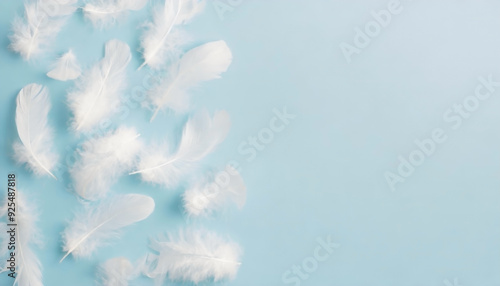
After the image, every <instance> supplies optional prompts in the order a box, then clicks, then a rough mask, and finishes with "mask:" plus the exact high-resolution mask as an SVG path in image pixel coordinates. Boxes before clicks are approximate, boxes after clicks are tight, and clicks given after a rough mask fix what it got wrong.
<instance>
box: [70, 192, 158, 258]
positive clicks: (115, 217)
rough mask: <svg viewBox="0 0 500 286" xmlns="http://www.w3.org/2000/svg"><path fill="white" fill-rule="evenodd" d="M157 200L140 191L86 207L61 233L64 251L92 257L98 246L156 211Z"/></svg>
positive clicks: (76, 256) (75, 255)
mask: <svg viewBox="0 0 500 286" xmlns="http://www.w3.org/2000/svg"><path fill="white" fill-rule="evenodd" d="M154 207H155V203H154V200H153V199H152V198H150V197H148V196H144V195H138V194H127V195H117V196H114V197H112V198H110V199H109V200H107V201H103V202H101V203H100V204H99V205H89V204H86V205H85V206H84V209H83V211H80V212H78V213H76V215H75V217H74V219H73V220H72V221H71V222H70V223H69V225H68V226H67V227H66V229H65V230H64V232H63V234H62V239H63V250H64V251H65V252H66V254H65V255H64V257H63V258H62V259H61V261H63V260H64V259H65V258H66V257H67V256H68V255H70V254H72V255H73V257H75V258H78V257H89V256H90V255H92V254H93V253H94V252H95V251H96V250H97V249H98V248H99V247H101V246H103V245H105V244H107V243H109V241H110V240H112V239H113V238H115V239H116V238H118V237H119V236H120V230H121V229H122V228H123V227H125V226H128V225H130V224H133V223H135V222H138V221H141V220H144V219H146V218H147V217H148V216H149V215H150V214H151V213H152V212H153V210H154Z"/></svg>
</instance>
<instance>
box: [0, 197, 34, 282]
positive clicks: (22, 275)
mask: <svg viewBox="0 0 500 286" xmlns="http://www.w3.org/2000/svg"><path fill="white" fill-rule="evenodd" d="M7 203H9V204H12V203H15V205H14V206H12V205H11V207H10V208H15V211H14V213H15V216H14V217H11V216H9V217H8V220H9V223H16V224H17V226H15V227H12V226H7V225H6V224H5V223H2V228H5V229H7V230H11V229H12V228H15V238H16V243H15V245H14V247H15V248H14V249H10V248H7V246H8V245H7V240H6V241H4V242H5V244H3V245H2V246H1V247H2V249H9V250H10V251H12V252H14V253H15V257H16V269H15V271H16V278H15V280H14V283H13V285H23V286H42V285H43V283H42V265H41V264H40V260H38V257H37V256H36V254H35V253H34V251H33V249H32V247H33V246H34V245H41V241H40V233H39V230H38V228H37V218H38V212H37V209H36V207H34V205H33V204H32V203H31V202H29V201H27V200H26V198H25V196H24V194H23V193H22V192H21V191H19V190H17V196H16V198H15V200H14V201H13V202H12V201H10V200H6V201H5V202H4V204H2V206H1V207H0V215H1V216H2V217H6V216H7V214H8V211H12V210H11V209H9V207H8V205H7ZM10 218H13V219H14V221H10ZM4 261H5V260H4ZM9 267H10V265H9V263H8V262H7V264H6V265H5V267H3V269H2V271H9V270H8V268H9Z"/></svg>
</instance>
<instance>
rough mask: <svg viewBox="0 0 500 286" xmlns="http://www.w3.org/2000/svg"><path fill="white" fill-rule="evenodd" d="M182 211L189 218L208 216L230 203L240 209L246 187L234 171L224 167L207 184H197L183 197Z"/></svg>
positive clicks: (243, 201) (229, 167)
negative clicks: (184, 211) (183, 210)
mask: <svg viewBox="0 0 500 286" xmlns="http://www.w3.org/2000/svg"><path fill="white" fill-rule="evenodd" d="M183 201H184V209H185V210H186V212H187V214H188V215H189V216H209V215H211V214H213V213H214V212H216V211H219V210H221V209H223V208H224V207H226V206H227V205H229V204H230V203H231V202H232V203H234V204H236V205H237V206H238V208H240V209H241V208H242V207H243V206H244V205H245V201H246V187H245V183H244V182H243V179H242V178H241V176H240V174H239V173H238V171H237V170H236V169H234V168H233V167H232V166H230V165H228V166H226V169H225V170H223V171H220V172H218V173H217V174H216V175H215V176H214V177H213V178H212V180H210V181H209V182H199V183H197V184H195V185H194V186H193V187H191V188H189V189H188V190H187V191H186V192H184V195H183Z"/></svg>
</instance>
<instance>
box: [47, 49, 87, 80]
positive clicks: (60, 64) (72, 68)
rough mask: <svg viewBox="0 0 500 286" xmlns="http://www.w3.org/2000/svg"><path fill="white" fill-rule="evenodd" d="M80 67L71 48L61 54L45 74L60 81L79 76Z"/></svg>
mask: <svg viewBox="0 0 500 286" xmlns="http://www.w3.org/2000/svg"><path fill="white" fill-rule="evenodd" d="M81 73H82V69H81V68H80V66H79V65H78V62H77V60H76V57H75V55H74V54H73V51H72V50H69V51H68V52H67V53H65V54H64V55H62V56H61V57H60V58H59V59H57V61H56V62H55V64H54V67H53V68H52V69H51V70H50V71H49V72H48V73H47V76H48V77H50V78H53V79H57V80H60V81H67V80H73V79H76V78H78V77H79V76H80V74H81Z"/></svg>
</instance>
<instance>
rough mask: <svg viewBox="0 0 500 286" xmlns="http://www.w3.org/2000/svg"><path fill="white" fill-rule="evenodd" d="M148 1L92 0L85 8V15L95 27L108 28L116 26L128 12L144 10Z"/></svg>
mask: <svg viewBox="0 0 500 286" xmlns="http://www.w3.org/2000/svg"><path fill="white" fill-rule="evenodd" d="M146 3H148V0H111V1H109V0H90V1H88V2H87V3H86V4H85V6H83V8H82V10H83V14H84V15H85V18H87V19H89V20H90V21H91V22H92V24H93V25H94V27H99V28H106V27H109V26H111V25H113V24H115V23H116V22H117V21H118V20H119V19H120V18H122V17H124V16H125V15H126V14H127V12H128V11H138V10H141V9H142V8H144V6H145V5H146Z"/></svg>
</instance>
